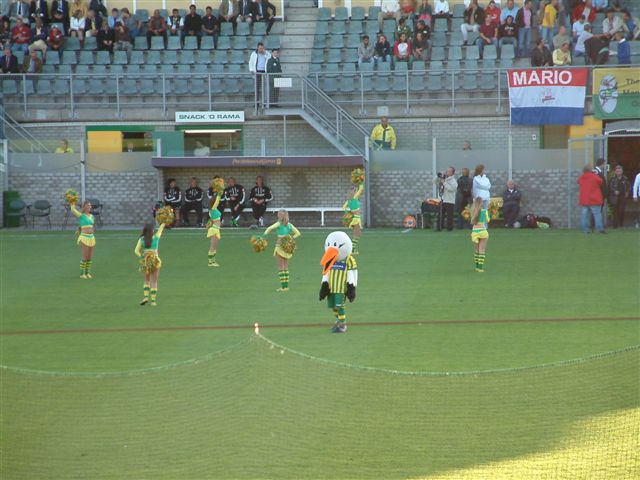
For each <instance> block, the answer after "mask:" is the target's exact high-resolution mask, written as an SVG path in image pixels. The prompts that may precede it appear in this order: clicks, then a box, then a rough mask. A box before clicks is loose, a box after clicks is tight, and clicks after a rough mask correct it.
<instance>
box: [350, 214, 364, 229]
mask: <svg viewBox="0 0 640 480" xmlns="http://www.w3.org/2000/svg"><path fill="white" fill-rule="evenodd" d="M356 226H359V227H362V223H361V222H360V215H354V216H353V218H352V219H351V222H350V223H349V228H354V227H356Z"/></svg>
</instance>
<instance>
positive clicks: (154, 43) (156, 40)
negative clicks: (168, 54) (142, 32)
mask: <svg viewBox="0 0 640 480" xmlns="http://www.w3.org/2000/svg"><path fill="white" fill-rule="evenodd" d="M151 50H164V38H162V37H151Z"/></svg>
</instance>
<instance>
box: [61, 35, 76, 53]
mask: <svg viewBox="0 0 640 480" xmlns="http://www.w3.org/2000/svg"><path fill="white" fill-rule="evenodd" d="M64 50H65V51H69V50H80V39H79V38H78V37H66V38H65V39H64Z"/></svg>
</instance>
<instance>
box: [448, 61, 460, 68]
mask: <svg viewBox="0 0 640 480" xmlns="http://www.w3.org/2000/svg"><path fill="white" fill-rule="evenodd" d="M447 69H448V70H460V60H447Z"/></svg>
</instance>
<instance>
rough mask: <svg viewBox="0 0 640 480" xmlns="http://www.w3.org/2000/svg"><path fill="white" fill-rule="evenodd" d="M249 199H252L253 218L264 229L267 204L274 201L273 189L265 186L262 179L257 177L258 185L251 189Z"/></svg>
mask: <svg viewBox="0 0 640 480" xmlns="http://www.w3.org/2000/svg"><path fill="white" fill-rule="evenodd" d="M249 198H250V199H251V208H252V210H253V218H255V219H256V221H257V222H258V226H259V227H264V212H266V210H267V204H268V203H269V202H270V201H271V200H273V194H272V193H271V189H270V188H269V187H267V186H265V184H264V179H263V178H262V177H260V176H259V177H256V185H255V187H253V188H252V189H251V193H250V194H249Z"/></svg>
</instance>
